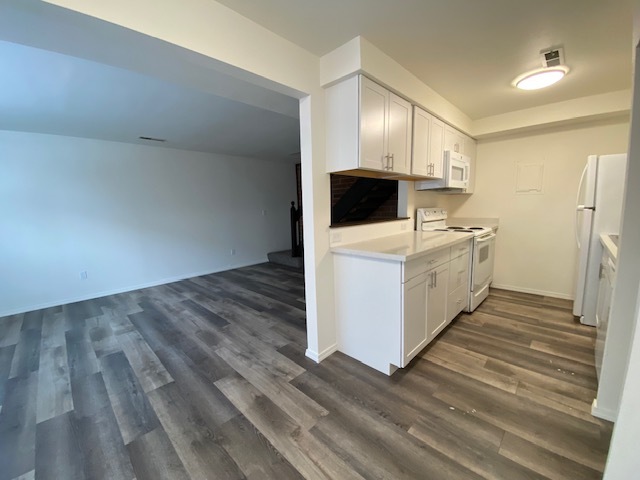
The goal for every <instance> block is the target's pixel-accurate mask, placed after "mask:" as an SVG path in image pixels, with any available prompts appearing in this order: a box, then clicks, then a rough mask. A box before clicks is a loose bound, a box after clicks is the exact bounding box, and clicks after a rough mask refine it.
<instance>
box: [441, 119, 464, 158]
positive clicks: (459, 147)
mask: <svg viewBox="0 0 640 480" xmlns="http://www.w3.org/2000/svg"><path fill="white" fill-rule="evenodd" d="M464 137H465V135H464V134H462V133H461V132H459V131H458V130H456V129H455V128H453V127H450V126H449V125H447V126H446V127H445V130H444V149H445V150H451V151H453V152H456V153H464Z"/></svg>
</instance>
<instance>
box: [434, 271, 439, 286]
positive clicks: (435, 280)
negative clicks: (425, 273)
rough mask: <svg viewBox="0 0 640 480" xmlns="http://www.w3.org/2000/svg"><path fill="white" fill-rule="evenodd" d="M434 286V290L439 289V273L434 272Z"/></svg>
mask: <svg viewBox="0 0 640 480" xmlns="http://www.w3.org/2000/svg"><path fill="white" fill-rule="evenodd" d="M433 279H434V282H435V283H434V285H433V288H438V272H433Z"/></svg>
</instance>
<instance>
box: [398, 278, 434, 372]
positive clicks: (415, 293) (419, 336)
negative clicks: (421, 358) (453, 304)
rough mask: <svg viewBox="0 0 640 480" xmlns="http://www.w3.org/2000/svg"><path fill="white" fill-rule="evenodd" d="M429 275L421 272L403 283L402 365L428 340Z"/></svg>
mask: <svg viewBox="0 0 640 480" xmlns="http://www.w3.org/2000/svg"><path fill="white" fill-rule="evenodd" d="M430 278H431V277H430V275H427V274H426V273H422V274H420V275H418V276H417V277H415V278H412V279H411V280H409V281H408V282H406V283H405V284H404V289H403V292H402V293H403V299H402V302H403V307H404V311H403V315H402V317H403V319H404V322H403V323H404V325H403V331H402V341H403V345H402V360H403V362H402V363H403V366H404V365H406V364H407V363H409V362H410V361H411V359H412V358H413V357H415V356H416V354H417V353H418V352H419V351H420V350H422V349H423V348H424V346H425V345H426V344H427V342H428V341H429V335H428V328H427V316H426V312H427V302H428V299H427V298H428V289H429V283H428V281H427V280H428V279H429V281H430Z"/></svg>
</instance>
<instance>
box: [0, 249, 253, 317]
mask: <svg viewBox="0 0 640 480" xmlns="http://www.w3.org/2000/svg"><path fill="white" fill-rule="evenodd" d="M260 263H265V260H261V261H257V262H255V261H251V262H247V263H241V264H239V265H232V266H229V267H223V268H219V269H217V270H207V271H203V272H193V273H189V274H184V275H178V276H175V277H167V278H163V279H162V280H154V281H152V282H146V283H140V284H138V285H130V286H128V287H123V288H114V289H113V290H104V291H102V292H95V293H89V294H86V295H80V296H78V297H70V298H65V299H61V300H54V301H52V302H46V303H40V304H37V305H29V306H26V307H20V308H19V309H17V310H8V311H5V312H0V317H6V316H7V315H16V314H19V313H26V312H31V311H33V310H40V309H43V308H49V307H57V306H59V305H66V304H68V303H75V302H82V301H85V300H93V299H95V298H101V297H106V296H108V295H117V294H118V293H125V292H132V291H134V290H140V289H142V288H149V287H157V286H158V285H165V284H167V283H173V282H179V281H180V280H185V279H187V278H194V277H201V276H203V275H210V274H212V273H218V272H226V271H228V270H234V269H236V268H243V267H249V266H251V265H259V264H260Z"/></svg>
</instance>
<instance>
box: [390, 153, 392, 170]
mask: <svg viewBox="0 0 640 480" xmlns="http://www.w3.org/2000/svg"><path fill="white" fill-rule="evenodd" d="M389 157H390V159H391V167H389V170H393V153H391V154H390V155H389Z"/></svg>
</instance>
